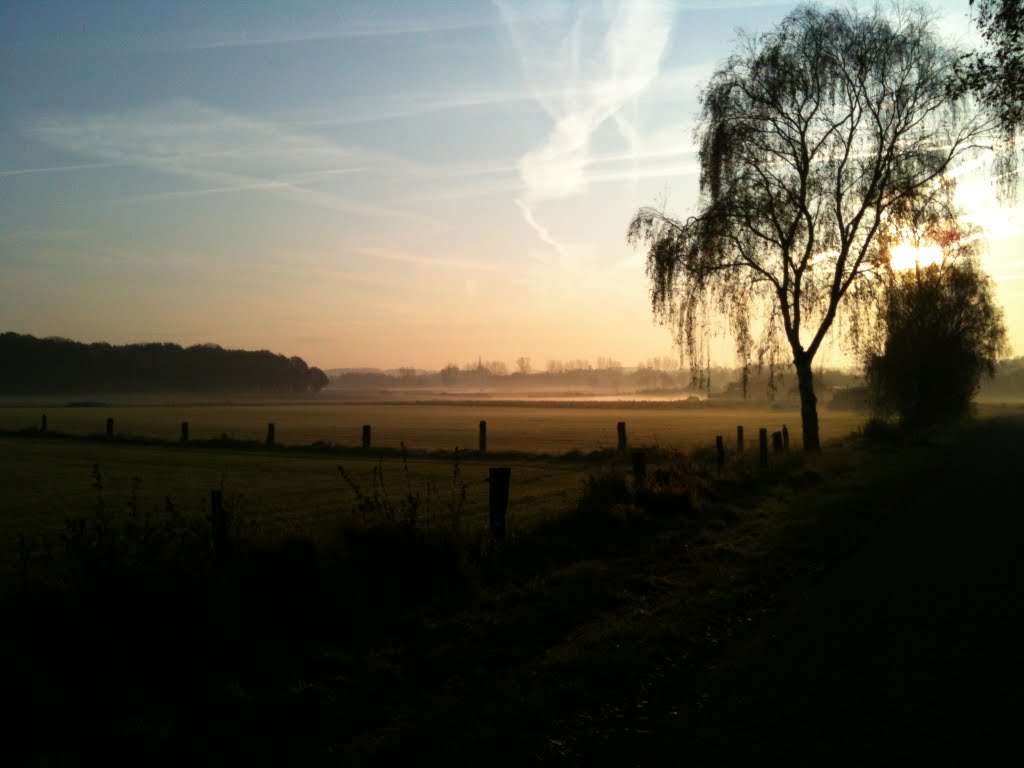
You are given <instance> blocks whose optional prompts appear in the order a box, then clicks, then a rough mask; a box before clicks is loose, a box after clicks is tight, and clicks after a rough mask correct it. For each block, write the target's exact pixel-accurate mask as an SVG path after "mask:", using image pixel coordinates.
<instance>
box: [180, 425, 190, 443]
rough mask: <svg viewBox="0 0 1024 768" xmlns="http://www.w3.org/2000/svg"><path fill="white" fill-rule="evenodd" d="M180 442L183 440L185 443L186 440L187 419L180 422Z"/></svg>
mask: <svg viewBox="0 0 1024 768" xmlns="http://www.w3.org/2000/svg"><path fill="white" fill-rule="evenodd" d="M181 442H183V443H187V442H188V422H187V421H183V422H181Z"/></svg>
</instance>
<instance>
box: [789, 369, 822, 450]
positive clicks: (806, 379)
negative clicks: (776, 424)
mask: <svg viewBox="0 0 1024 768" xmlns="http://www.w3.org/2000/svg"><path fill="white" fill-rule="evenodd" d="M794 364H795V365H796V379H797V383H798V385H799V387H800V421H801V424H802V426H803V435H804V451H805V452H807V453H817V452H818V451H820V450H821V438H820V437H819V435H818V398H817V397H816V396H815V394H814V374H813V373H812V371H811V358H810V357H804V356H801V357H798V358H797V359H796V360H795V361H794Z"/></svg>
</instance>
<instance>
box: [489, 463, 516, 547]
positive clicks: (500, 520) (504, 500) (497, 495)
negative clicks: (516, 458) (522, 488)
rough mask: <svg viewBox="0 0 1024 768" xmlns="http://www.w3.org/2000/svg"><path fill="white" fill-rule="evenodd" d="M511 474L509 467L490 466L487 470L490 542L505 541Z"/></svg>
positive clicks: (499, 542)
mask: <svg viewBox="0 0 1024 768" xmlns="http://www.w3.org/2000/svg"><path fill="white" fill-rule="evenodd" d="M511 476H512V468H511V467H491V468H490V469H489V470H488V471H487V482H488V483H489V484H490V490H489V493H488V508H489V511H490V523H491V543H492V544H502V543H504V541H505V535H506V532H507V526H506V525H505V517H506V515H507V513H508V486H509V481H510V479H511Z"/></svg>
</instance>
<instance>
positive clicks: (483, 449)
mask: <svg viewBox="0 0 1024 768" xmlns="http://www.w3.org/2000/svg"><path fill="white" fill-rule="evenodd" d="M480 453H487V422H486V421H482V420H481V422H480Z"/></svg>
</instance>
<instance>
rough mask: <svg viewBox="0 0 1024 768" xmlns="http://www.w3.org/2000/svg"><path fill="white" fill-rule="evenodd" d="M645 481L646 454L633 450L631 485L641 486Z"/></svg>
mask: <svg viewBox="0 0 1024 768" xmlns="http://www.w3.org/2000/svg"><path fill="white" fill-rule="evenodd" d="M646 482H647V454H645V453H644V452H643V451H633V487H634V488H643V487H644V484H645V483H646Z"/></svg>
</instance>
